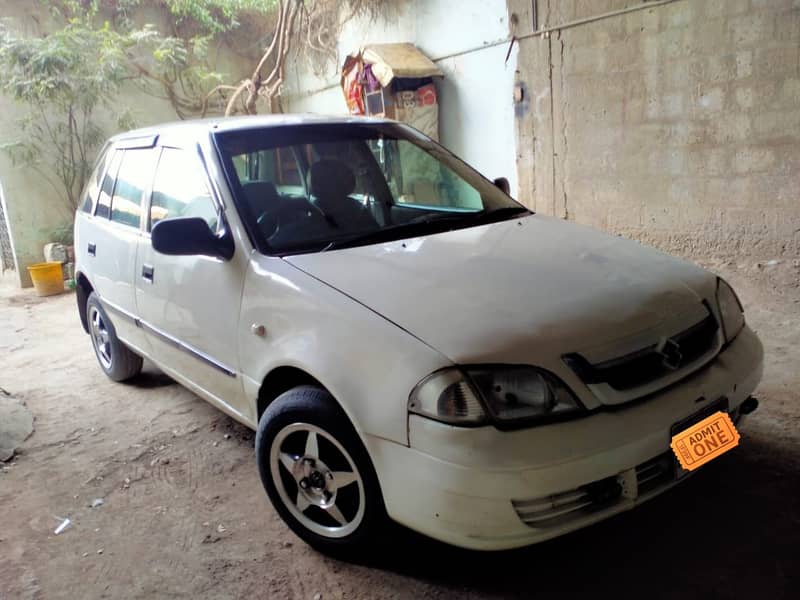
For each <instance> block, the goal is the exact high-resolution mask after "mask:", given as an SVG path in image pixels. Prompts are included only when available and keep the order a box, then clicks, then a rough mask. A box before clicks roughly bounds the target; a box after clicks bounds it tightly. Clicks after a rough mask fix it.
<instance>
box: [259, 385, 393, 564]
mask: <svg viewBox="0 0 800 600" xmlns="http://www.w3.org/2000/svg"><path fill="white" fill-rule="evenodd" d="M255 449H256V461H257V463H258V471H259V474H260V475H261V482H262V483H263V485H264V489H265V490H266V492H267V495H268V496H269V498H270V500H271V501H272V505H273V506H274V507H275V509H276V510H277V511H278V514H279V515H280V516H281V518H282V519H283V520H284V521H285V522H286V524H287V525H288V526H289V527H290V528H291V530H292V531H293V532H294V533H295V534H297V536H298V537H300V538H301V539H302V540H304V541H305V542H306V543H308V544H309V545H310V546H312V547H314V548H316V549H317V550H319V551H321V552H324V553H325V554H328V555H332V556H337V557H340V558H355V557H358V556H363V554H364V553H365V552H366V551H367V550H368V549H369V548H371V547H372V546H373V545H374V540H376V539H378V536H379V534H380V533H381V531H382V530H383V528H384V527H385V526H386V523H387V521H388V518H387V517H386V511H385V508H384V504H383V497H382V495H381V490H380V485H379V484H378V478H377V475H376V474H375V469H374V467H373V466H372V461H371V460H370V458H369V455H368V454H367V451H366V448H364V444H363V443H362V442H361V439H360V438H359V436H358V434H357V433H356V430H355V429H354V427H353V425H352V424H351V423H350V421H349V419H348V418H347V416H346V415H345V414H344V413H343V411H342V410H341V409H340V408H339V406H338V404H337V403H336V401H335V400H334V398H333V397H332V396H331V395H330V394H329V393H328V392H327V391H325V390H323V389H320V388H318V387H314V386H300V387H296V388H294V389H292V390H289V391H288V392H285V393H283V394H281V395H280V396H279V397H278V398H276V399H275V401H274V402H272V403H271V404H270V405H269V407H267V410H265V411H264V414H263V415H262V416H261V419H260V421H259V423H258V430H257V432H256V445H255Z"/></svg>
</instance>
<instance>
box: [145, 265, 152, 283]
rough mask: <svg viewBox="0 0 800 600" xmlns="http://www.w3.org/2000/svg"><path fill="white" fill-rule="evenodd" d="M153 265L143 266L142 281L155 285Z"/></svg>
mask: <svg viewBox="0 0 800 600" xmlns="http://www.w3.org/2000/svg"><path fill="white" fill-rule="evenodd" d="M153 270H154V269H153V265H142V279H144V280H145V281H149V282H150V283H153Z"/></svg>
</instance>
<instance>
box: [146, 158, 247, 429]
mask: <svg viewBox="0 0 800 600" xmlns="http://www.w3.org/2000/svg"><path fill="white" fill-rule="evenodd" d="M209 183H210V182H209V179H208V176H207V173H206V170H205V167H204V163H203V161H202V160H201V156H200V153H199V150H198V149H197V148H196V147H195V148H174V147H164V148H162V149H161V153H160V157H159V160H158V165H157V167H156V171H155V177H154V180H153V188H152V194H151V197H150V203H149V211H148V212H149V215H148V216H149V218H148V222H147V226H146V231H145V233H144V235H143V236H142V239H141V241H140V244H139V250H138V253H137V258H136V278H135V280H136V284H135V287H136V306H137V309H138V313H139V316H140V319H141V325H142V328H143V329H144V330H145V331H146V333H147V337H148V340H149V343H150V348H151V351H152V356H153V359H154V360H155V361H156V362H157V363H158V364H159V366H160V367H162V368H163V369H164V370H165V371H166V372H167V373H169V374H170V375H172V376H173V377H175V378H176V379H178V380H179V381H181V383H183V384H184V385H186V386H187V387H189V388H191V389H193V390H194V391H195V392H197V393H199V394H200V395H202V396H204V397H205V398H206V399H207V400H210V401H212V402H214V403H215V404H217V405H218V406H220V408H222V409H223V410H225V411H227V412H229V413H230V414H232V415H233V416H238V417H240V418H241V417H242V416H243V415H245V414H247V413H248V411H247V408H246V406H245V404H244V394H243V390H242V383H241V376H240V372H239V357H238V345H237V328H238V326H239V311H240V304H241V296H242V287H243V283H244V274H245V271H246V269H247V257H246V256H244V253H243V252H242V251H241V250H240V249H237V251H236V252H235V253H234V257H233V258H232V259H231V260H228V261H225V260H221V259H218V258H212V257H208V256H168V255H165V254H161V253H159V252H156V251H155V250H153V247H152V244H151V240H150V233H149V232H150V230H151V228H152V226H153V225H155V224H156V223H157V222H158V221H160V220H162V219H170V218H175V217H187V216H191V217H201V218H202V219H204V220H205V221H206V223H207V224H208V226H209V228H210V229H211V230H212V231H215V232H217V231H219V230H220V228H222V227H226V226H227V225H226V223H225V220H224V217H223V212H222V210H221V204H220V202H219V200H218V198H217V197H216V196H215V195H214V193H213V192H212V189H213V188H212V187H211V186H210V185H209Z"/></svg>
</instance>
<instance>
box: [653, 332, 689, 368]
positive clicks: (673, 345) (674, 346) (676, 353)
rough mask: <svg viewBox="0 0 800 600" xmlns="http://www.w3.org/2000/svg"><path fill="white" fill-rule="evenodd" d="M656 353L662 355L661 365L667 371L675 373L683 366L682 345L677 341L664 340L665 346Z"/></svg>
mask: <svg viewBox="0 0 800 600" xmlns="http://www.w3.org/2000/svg"><path fill="white" fill-rule="evenodd" d="M656 352H657V353H658V354H660V355H661V364H662V365H664V366H665V367H666V368H667V369H670V370H671V371H675V370H676V369H678V367H680V366H681V361H682V360H683V354H682V353H681V347H680V345H678V342H676V341H675V340H670V339H667V340H664V343H663V345H662V346H661V348H659V349H657V350H656Z"/></svg>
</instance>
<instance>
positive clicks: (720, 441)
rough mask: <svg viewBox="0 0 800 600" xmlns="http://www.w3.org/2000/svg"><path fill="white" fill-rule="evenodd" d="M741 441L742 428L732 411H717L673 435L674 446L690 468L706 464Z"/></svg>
mask: <svg viewBox="0 0 800 600" xmlns="http://www.w3.org/2000/svg"><path fill="white" fill-rule="evenodd" d="M738 445H739V432H738V431H736V427H734V426H733V421H731V418H730V416H729V415H728V413H724V412H716V413H714V414H713V415H711V416H710V417H706V418H705V419H703V420H702V421H700V422H699V423H695V424H694V425H692V426H691V427H689V428H688V429H684V430H683V431H681V432H679V433H676V434H675V435H674V436H672V443H671V444H670V447H671V448H672V451H673V452H675V456H677V457H678V461H680V463H681V466H682V467H683V468H684V469H686V470H687V471H693V470H694V469H696V468H697V467H700V466H702V465H704V464H706V463H707V462H708V461H710V460H713V459H715V458H717V457H718V456H720V455H721V454H725V453H726V452H727V451H728V450H731V449H733V448H735V447H736V446H738Z"/></svg>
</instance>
